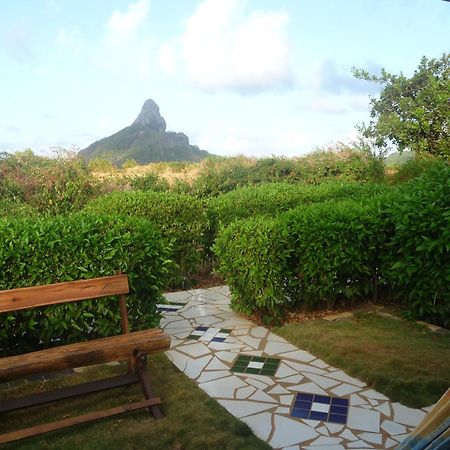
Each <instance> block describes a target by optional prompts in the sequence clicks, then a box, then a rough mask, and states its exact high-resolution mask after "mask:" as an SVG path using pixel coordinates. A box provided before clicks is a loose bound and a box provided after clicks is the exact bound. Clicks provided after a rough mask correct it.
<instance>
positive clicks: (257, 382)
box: [245, 378, 267, 389]
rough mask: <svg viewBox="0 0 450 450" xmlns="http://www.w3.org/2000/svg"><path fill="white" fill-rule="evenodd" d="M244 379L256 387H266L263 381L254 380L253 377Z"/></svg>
mask: <svg viewBox="0 0 450 450" xmlns="http://www.w3.org/2000/svg"><path fill="white" fill-rule="evenodd" d="M245 381H246V382H247V383H248V384H251V385H252V386H255V387H256V388H258V389H266V387H267V385H266V384H265V383H261V381H258V380H254V379H253V378H246V379H245Z"/></svg>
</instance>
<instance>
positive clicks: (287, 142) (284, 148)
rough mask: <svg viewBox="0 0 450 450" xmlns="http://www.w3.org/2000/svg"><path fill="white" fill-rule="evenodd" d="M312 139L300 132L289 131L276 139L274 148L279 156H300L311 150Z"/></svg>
mask: <svg viewBox="0 0 450 450" xmlns="http://www.w3.org/2000/svg"><path fill="white" fill-rule="evenodd" d="M311 147H312V139H311V137H310V136H309V135H308V134H306V133H304V132H301V131H299V130H296V129H288V130H286V131H284V132H283V133H282V134H280V135H279V136H278V137H276V138H275V141H274V148H275V149H276V153H275V152H274V153H275V154H278V155H284V156H298V155H301V154H305V153H307V152H308V151H310V150H311Z"/></svg>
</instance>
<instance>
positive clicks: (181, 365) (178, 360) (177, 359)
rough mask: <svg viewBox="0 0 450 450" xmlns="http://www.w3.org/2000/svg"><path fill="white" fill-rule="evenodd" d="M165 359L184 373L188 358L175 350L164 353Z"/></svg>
mask: <svg viewBox="0 0 450 450" xmlns="http://www.w3.org/2000/svg"><path fill="white" fill-rule="evenodd" d="M166 355H167V357H168V358H169V359H170V361H172V362H173V363H174V364H175V366H176V367H177V368H178V369H179V370H181V372H183V371H184V369H185V368H186V365H187V361H188V358H187V357H186V356H185V355H183V354H181V353H179V352H178V351H177V350H169V351H167V352H166Z"/></svg>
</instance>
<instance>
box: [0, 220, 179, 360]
mask: <svg viewBox="0 0 450 450" xmlns="http://www.w3.org/2000/svg"><path fill="white" fill-rule="evenodd" d="M0 242H1V244H2V245H1V246H0V289H1V290H4V289H13V288H19V287H26V286H36V285H43V284H48V283H54V282H63V281H70V280H77V279H89V278H93V277H100V276H107V275H114V274H116V273H117V272H118V271H121V272H123V273H126V274H128V275H129V280H130V289H131V294H130V296H129V302H128V305H129V312H130V314H129V318H130V323H131V327H132V328H134V329H139V328H148V327H153V326H157V325H158V323H159V315H158V313H157V311H156V303H157V302H158V301H160V299H161V298H162V297H161V290H162V289H163V288H164V286H165V282H166V278H167V272H168V270H169V268H170V264H171V263H170V261H169V260H168V256H169V253H170V248H169V246H168V244H167V242H166V241H164V240H163V239H162V237H161V235H160V233H159V231H158V230H156V229H155V227H154V226H153V225H151V224H150V223H149V222H148V221H145V220H142V219H132V218H118V217H106V216H105V217H101V216H95V215H83V214H77V215H73V216H70V217H55V218H38V219H34V220H31V219H2V220H0ZM112 302H113V303H112ZM119 331H120V317H119V309H118V305H117V302H116V301H112V300H110V299H104V300H100V301H88V302H82V303H79V302H77V303H70V304H66V305H61V306H52V307H45V308H38V309H33V310H28V311H24V312H20V313H11V314H2V315H0V355H1V356H5V355H11V354H15V353H22V352H25V351H30V350H37V349H40V348H45V347H48V346H52V345H55V344H58V343H69V342H76V341H80V340H84V339H87V338H89V339H91V338H97V337H103V336H108V335H111V334H116V333H118V332H119Z"/></svg>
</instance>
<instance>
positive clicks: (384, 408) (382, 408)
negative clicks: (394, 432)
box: [375, 402, 391, 417]
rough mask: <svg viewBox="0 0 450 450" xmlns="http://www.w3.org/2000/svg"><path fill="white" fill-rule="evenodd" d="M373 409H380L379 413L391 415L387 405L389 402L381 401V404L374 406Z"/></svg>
mask: <svg viewBox="0 0 450 450" xmlns="http://www.w3.org/2000/svg"><path fill="white" fill-rule="evenodd" d="M375 409H376V410H377V411H380V413H381V414H384V415H385V416H388V417H390V416H391V407H390V406H389V402H384V403H381V405H379V406H376V407H375Z"/></svg>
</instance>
